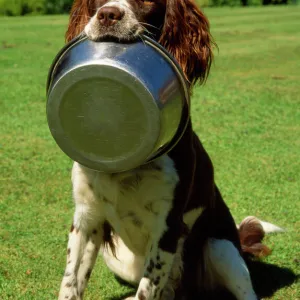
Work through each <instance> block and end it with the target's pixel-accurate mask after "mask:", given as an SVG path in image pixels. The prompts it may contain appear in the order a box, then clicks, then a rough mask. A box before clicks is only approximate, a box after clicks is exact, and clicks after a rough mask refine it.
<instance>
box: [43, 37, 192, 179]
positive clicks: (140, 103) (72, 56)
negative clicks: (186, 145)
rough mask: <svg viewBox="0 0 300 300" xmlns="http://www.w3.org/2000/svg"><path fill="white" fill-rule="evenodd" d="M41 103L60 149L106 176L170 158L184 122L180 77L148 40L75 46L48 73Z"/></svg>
mask: <svg viewBox="0 0 300 300" xmlns="http://www.w3.org/2000/svg"><path fill="white" fill-rule="evenodd" d="M47 99H48V100H47V119H48V125H49V128H50V131H51V134H52V136H53V137H54V139H55V141H56V142H57V144H58V145H59V147H60V148H61V149H62V150H63V151H64V152H65V153H66V154H67V155H68V156H69V157H70V158H72V159H73V160H74V161H77V162H79V163H80V164H82V165H83V166H86V167H88V168H91V169H94V170H97V171H102V172H108V173H115V172H122V171H126V170H130V169H133V168H136V167H138V166H140V165H142V164H145V163H147V162H150V161H152V160H153V159H155V158H157V157H158V156H161V155H162V154H165V153H167V152H168V151H170V150H171V149H172V147H174V146H175V145H176V143H177V142H178V141H179V139H180V138H181V136H182V134H183V133H184V130H185V128H186V125H187V122H188V118H189V103H190V100H189V91H188V83H187V82H186V80H185V78H184V75H183V72H182V71H181V69H180V67H179V66H178V64H177V63H176V61H175V60H174V58H172V57H171V55H170V54H169V53H168V52H167V51H166V50H165V49H164V48H163V47H161V46H160V45H159V44H158V43H156V42H155V41H153V40H152V39H150V38H148V37H146V36H145V37H143V39H142V40H140V41H136V42H132V43H125V44H122V43H115V42H110V41H103V42H93V41H90V40H88V39H87V38H86V37H77V38H75V39H74V40H72V41H71V42H70V43H68V44H67V45H66V46H65V47H64V48H63V49H62V50H61V51H60V52H59V54H58V55H57V56H56V58H55V60H54V62H53V64H52V66H51V68H50V71H49V76H48V82H47Z"/></svg>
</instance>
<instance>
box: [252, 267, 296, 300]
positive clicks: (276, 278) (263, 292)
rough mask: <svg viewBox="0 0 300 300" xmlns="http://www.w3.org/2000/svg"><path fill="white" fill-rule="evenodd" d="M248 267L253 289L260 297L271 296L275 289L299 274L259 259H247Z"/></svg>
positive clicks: (283, 285) (289, 282)
mask: <svg viewBox="0 0 300 300" xmlns="http://www.w3.org/2000/svg"><path fill="white" fill-rule="evenodd" d="M248 268H249V271H250V274H251V277H252V282H253V286H254V289H255V291H256V293H257V294H258V295H259V296H260V297H261V298H265V297H271V296H272V295H273V294H274V293H275V292H276V291H277V290H279V289H281V288H283V287H286V286H289V285H291V284H293V283H294V282H295V281H296V280H297V279H299V275H296V274H295V273H294V272H293V271H291V270H290V269H288V268H284V267H278V266H276V265H273V264H268V263H264V262H261V261H249V262H248Z"/></svg>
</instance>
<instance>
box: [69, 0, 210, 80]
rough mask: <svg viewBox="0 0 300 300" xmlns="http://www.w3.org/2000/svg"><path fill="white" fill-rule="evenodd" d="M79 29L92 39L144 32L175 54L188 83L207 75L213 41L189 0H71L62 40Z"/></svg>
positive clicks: (121, 38) (132, 36) (125, 38)
mask: <svg viewBox="0 0 300 300" xmlns="http://www.w3.org/2000/svg"><path fill="white" fill-rule="evenodd" d="M83 31H84V32H85V34H86V35H87V36H88V38H89V39H91V40H95V41H96V40H101V39H104V38H112V39H115V40H118V41H120V42H122V41H123V42H124V41H129V40H134V39H136V38H138V37H139V36H140V35H141V34H142V33H144V34H148V35H149V36H150V37H152V38H154V39H155V40H157V41H158V42H159V43H160V44H161V45H163V46H164V47H165V48H166V49H167V50H168V51H169V52H170V53H171V54H172V55H173V56H174V57H175V58H176V60H177V61H178V63H179V64H180V66H181V68H182V69H183V71H184V73H185V75H186V78H187V79H188V80H189V81H190V82H191V83H195V82H196V81H198V80H199V81H200V82H201V83H202V82H203V81H205V79H206V78H207V76H208V73H209V69H210V65H211V62H212V58H213V54H212V46H213V44H214V43H213V41H212V38H211V35H210V32H209V23H208V20H207V18H206V17H205V16H204V14H203V13H202V12H201V11H200V9H199V8H198V7H197V6H196V4H195V3H194V1H193V0H75V2H74V4H73V7H72V10H71V15H70V21H69V26H68V30H67V33H66V40H67V41H70V40H71V39H72V38H74V37H75V36H77V35H78V34H80V33H82V32H83Z"/></svg>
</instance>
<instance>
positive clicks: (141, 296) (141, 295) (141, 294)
mask: <svg viewBox="0 0 300 300" xmlns="http://www.w3.org/2000/svg"><path fill="white" fill-rule="evenodd" d="M138 299H139V300H146V296H145V292H144V291H143V290H141V291H139V294H138Z"/></svg>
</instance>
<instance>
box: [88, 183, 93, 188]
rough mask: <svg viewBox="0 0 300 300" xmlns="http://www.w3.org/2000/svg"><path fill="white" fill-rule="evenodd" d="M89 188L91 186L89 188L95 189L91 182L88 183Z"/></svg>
mask: <svg viewBox="0 0 300 300" xmlns="http://www.w3.org/2000/svg"><path fill="white" fill-rule="evenodd" d="M88 186H89V188H90V189H91V190H93V189H94V186H93V185H92V184H91V183H90V182H89V183H88Z"/></svg>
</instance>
